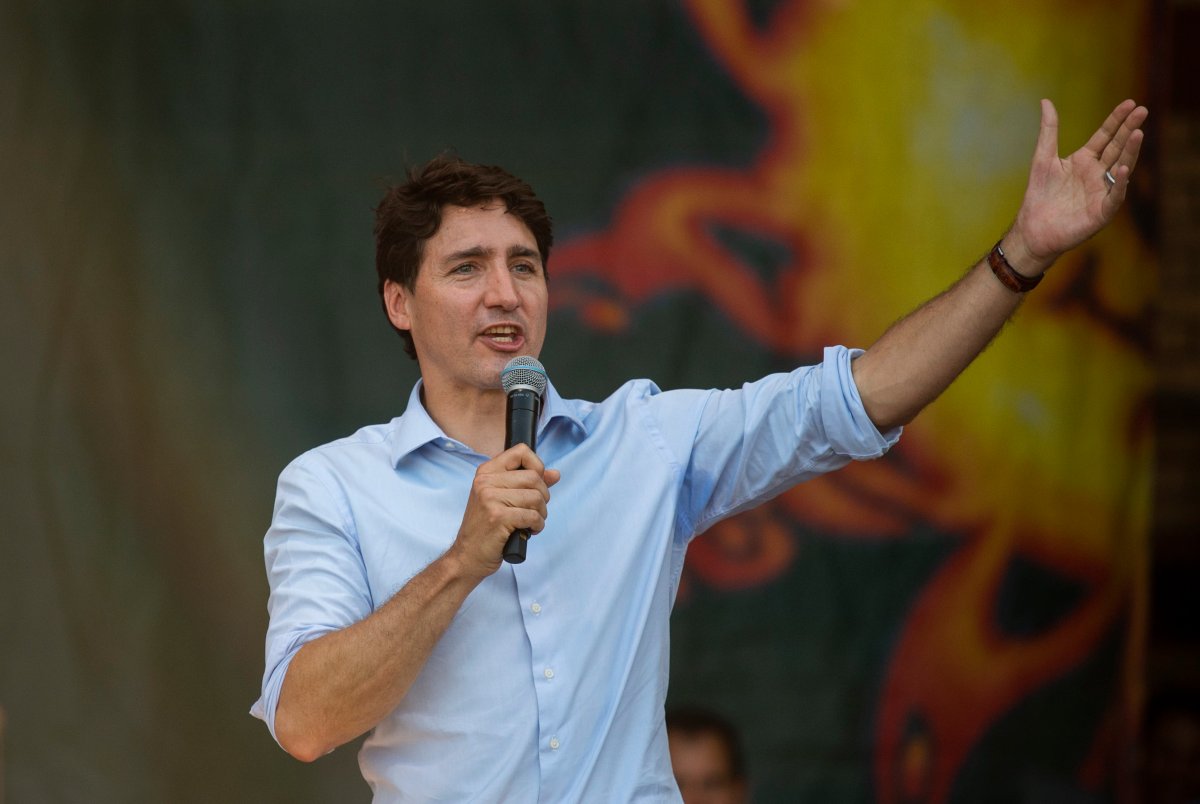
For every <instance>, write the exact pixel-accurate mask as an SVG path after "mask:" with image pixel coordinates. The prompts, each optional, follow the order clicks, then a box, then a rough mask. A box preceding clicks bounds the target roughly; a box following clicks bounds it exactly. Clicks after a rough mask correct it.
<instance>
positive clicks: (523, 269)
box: [512, 262, 537, 274]
mask: <svg viewBox="0 0 1200 804" xmlns="http://www.w3.org/2000/svg"><path fill="white" fill-rule="evenodd" d="M512 269H513V270H514V271H516V272H517V273H519V274H536V273H537V268H535V267H534V266H533V265H532V264H531V263H528V262H519V263H517V264H516V265H514V266H513V268H512Z"/></svg>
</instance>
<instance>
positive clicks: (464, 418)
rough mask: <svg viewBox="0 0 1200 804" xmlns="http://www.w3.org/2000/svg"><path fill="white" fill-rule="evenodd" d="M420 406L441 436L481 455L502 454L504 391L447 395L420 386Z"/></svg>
mask: <svg viewBox="0 0 1200 804" xmlns="http://www.w3.org/2000/svg"><path fill="white" fill-rule="evenodd" d="M421 403H422V404H423V405H424V406H425V412H426V413H428V414H429V418H431V419H433V421H434V423H435V424H437V426H438V427H440V428H441V429H442V432H443V433H445V434H446V435H448V436H450V437H451V438H453V439H455V440H456V441H461V442H462V443H464V444H466V445H467V446H468V447H470V448H471V449H473V450H475V451H476V452H478V453H479V454H480V455H486V456H488V457H489V458H494V457H496V456H497V455H499V454H500V453H501V452H503V451H504V431H505V422H504V415H505V406H506V399H505V395H504V391H502V390H500V389H496V390H488V391H477V392H473V393H471V392H466V393H464V392H461V391H452V392H449V393H447V392H446V391H444V390H442V389H438V388H431V387H430V386H429V385H428V384H422V386H421Z"/></svg>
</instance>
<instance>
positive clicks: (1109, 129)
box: [1083, 100, 1140, 165]
mask: <svg viewBox="0 0 1200 804" xmlns="http://www.w3.org/2000/svg"><path fill="white" fill-rule="evenodd" d="M1139 108H1140V107H1139V106H1138V105H1137V104H1136V103H1134V102H1133V101H1132V100H1124V101H1121V102H1120V103H1119V104H1117V107H1116V108H1115V109H1113V110H1112V113H1111V114H1109V116H1108V117H1106V118H1105V120H1104V122H1103V123H1101V124H1100V128H1098V129H1096V133H1095V134H1093V135H1092V136H1091V138H1090V139H1088V141H1087V143H1086V144H1085V145H1084V146H1083V147H1084V150H1086V151H1087V152H1088V153H1090V154H1092V155H1093V156H1094V157H1095V158H1096V159H1097V160H1099V161H1100V162H1102V163H1104V164H1105V165H1111V164H1112V163H1113V162H1115V161H1116V159H1117V155H1118V154H1120V153H1121V148H1122V147H1123V146H1124V145H1125V141H1126V140H1127V139H1129V134H1130V132H1131V131H1132V130H1133V127H1134V126H1136V125H1137V124H1138V123H1137V122H1136V120H1135V119H1133V117H1134V116H1133V113H1134V112H1135V111H1136V110H1137V109H1139ZM1131 124H1132V125H1131Z"/></svg>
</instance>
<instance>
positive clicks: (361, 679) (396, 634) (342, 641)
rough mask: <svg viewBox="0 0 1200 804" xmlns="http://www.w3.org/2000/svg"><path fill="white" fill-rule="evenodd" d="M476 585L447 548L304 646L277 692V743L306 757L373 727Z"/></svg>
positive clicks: (314, 756)
mask: <svg viewBox="0 0 1200 804" xmlns="http://www.w3.org/2000/svg"><path fill="white" fill-rule="evenodd" d="M478 583H479V578H478V577H472V576H470V575H468V574H466V573H464V572H462V571H461V569H460V566H459V562H458V561H457V559H456V558H455V557H453V556H452V555H451V554H450V553H447V554H446V555H443V556H442V557H441V558H439V559H437V560H436V561H434V562H433V563H432V564H430V565H429V566H428V567H426V568H425V569H424V570H422V571H421V572H420V573H418V574H417V575H416V576H414V577H413V579H412V580H410V581H409V582H408V583H407V584H405V586H404V587H403V588H402V589H400V591H398V592H397V593H396V594H395V595H394V596H392V598H391V599H390V600H388V602H387V603H385V604H384V605H383V606H381V607H380V608H379V609H378V610H377V611H375V612H374V613H372V614H371V615H370V616H368V617H366V618H364V619H363V620H361V621H359V622H357V623H355V624H354V625H351V626H349V627H347V628H344V629H342V630H340V631H335V632H333V633H330V634H326V635H325V636H322V637H320V638H319V639H316V640H313V641H312V642H310V643H308V644H307V645H305V646H304V647H302V648H301V649H300V650H299V652H298V653H297V654H296V656H295V657H294V658H293V659H292V663H291V665H290V666H289V667H288V670H287V675H286V676H285V677H284V681H283V688H282V690H281V691H280V695H279V705H278V707H277V709H276V713H275V734H276V736H277V737H278V739H279V744H280V745H281V746H283V748H284V749H285V750H286V751H287V752H288V753H289V754H291V755H292V756H294V757H296V758H297V759H301V760H303V761H306V762H311V761H312V760H315V759H318V758H319V757H321V756H323V755H325V754H327V753H329V752H330V751H332V750H333V749H334V748H337V747H338V746H339V745H342V744H344V743H346V742H349V741H350V740H353V739H354V738H355V737H358V736H359V735H360V734H363V733H364V732H366V731H368V730H369V729H372V728H374V727H375V725H376V724H377V723H379V721H380V720H382V719H383V718H384V717H386V716H387V714H388V713H389V712H391V711H392V710H393V709H394V708H395V707H396V706H397V705H398V704H399V703H400V701H401V700H403V698H404V696H405V694H406V693H407V692H408V690H409V687H411V686H412V683H413V681H414V680H415V679H416V677H417V675H418V674H419V673H420V672H421V668H422V667H423V666H424V665H425V662H426V660H427V659H428V658H429V655H430V653H431V652H432V651H433V647H434V645H436V644H437V641H438V639H440V638H441V636H442V634H443V633H444V632H445V630H446V628H447V627H448V626H449V624H450V622H451V620H452V619H453V618H454V615H455V614H456V613H457V612H458V610H459V608H461V606H462V603H463V601H464V600H466V598H467V595H469V594H470V593H471V590H472V589H474V588H475V586H476V585H478Z"/></svg>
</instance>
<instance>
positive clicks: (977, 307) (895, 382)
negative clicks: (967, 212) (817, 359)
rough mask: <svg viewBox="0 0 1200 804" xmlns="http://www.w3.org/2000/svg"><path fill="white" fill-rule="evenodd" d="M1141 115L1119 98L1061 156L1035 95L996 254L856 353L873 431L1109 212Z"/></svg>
mask: <svg viewBox="0 0 1200 804" xmlns="http://www.w3.org/2000/svg"><path fill="white" fill-rule="evenodd" d="M1147 114H1148V112H1147V110H1146V108H1145V107H1143V106H1138V105H1137V104H1136V103H1134V102H1133V101H1131V100H1127V101H1124V102H1123V103H1121V104H1119V105H1118V106H1117V108H1115V109H1114V110H1113V112H1112V114H1110V115H1109V116H1108V118H1107V119H1106V120H1105V121H1104V124H1103V125H1101V126H1100V128H1099V129H1098V130H1097V131H1096V133H1095V134H1093V135H1092V136H1091V138H1090V139H1089V140H1088V141H1087V143H1086V144H1085V145H1084V146H1083V147H1082V148H1080V149H1079V150H1078V151H1076V152H1075V153H1073V154H1071V155H1070V156H1068V157H1066V158H1060V157H1059V155H1058V114H1057V112H1056V111H1055V109H1054V105H1053V104H1052V103H1051V102H1050V101H1048V100H1043V101H1042V124H1041V131H1040V132H1039V135H1038V141H1037V147H1036V149H1035V151H1034V155H1033V164H1032V166H1031V168H1030V171H1029V184H1028V185H1027V187H1026V189H1025V198H1024V200H1023V201H1022V202H1021V209H1020V211H1019V212H1018V213H1017V219H1016V222H1015V223H1013V226H1012V228H1011V229H1010V230H1009V231H1008V233H1007V234H1005V235H1004V237H1003V238H1002V239H1001V241H1000V244H999V247H1000V251H999V253H998V252H996V251H993V253H992V254H991V255H989V258H984V259H983V260H981V261H980V262H979V263H978V264H977V265H975V267H974V268H972V269H971V270H970V272H968V273H967V275H966V276H964V277H963V278H962V279H960V280H959V281H958V282H957V283H955V284H954V285H953V286H952V287H951V288H950V289H949V290H947V291H946V292H945V293H942V294H941V295H939V296H937V297H935V298H934V299H932V300H930V301H929V302H926V303H925V304H924V305H922V306H921V307H919V308H918V309H917V310H915V311H914V312H913V313H911V314H910V315H908V316H907V317H905V318H903V319H901V320H900V321H898V322H897V323H895V324H893V325H892V326H891V327H890V328H889V329H888V330H887V331H886V332H885V333H884V334H883V337H881V338H880V339H879V340H878V341H876V342H875V344H874V345H873V346H871V348H870V349H868V350H867V351H866V352H865V353H864V354H863V355H861V356H860V357H859V358H858V359H857V360H855V361H854V366H853V369H854V380H855V383H856V384H857V386H858V390H859V394H860V396H861V397H862V400H863V405H864V406H865V408H866V411H867V415H869V416H870V417H871V420H872V421H873V422H874V423H875V425H876V426H877V427H878V428H879V429H880V430H887V429H890V428H892V427H895V426H897V425H900V424H905V423H907V422H908V421H910V420H911V419H912V418H913V417H914V416H916V415H917V413H919V412H920V411H921V409H922V408H924V407H925V406H926V405H928V404H929V403H930V402H932V401H933V400H934V399H935V398H936V397H937V396H938V395H939V394H940V393H941V392H942V391H944V390H945V389H946V387H947V386H949V385H950V383H951V382H952V381H953V380H954V378H955V377H957V376H958V375H959V374H960V373H961V372H962V370H963V369H965V368H966V367H967V365H968V364H969V363H970V362H971V361H972V360H973V359H975V356H976V355H978V354H979V353H980V352H982V351H983V350H984V348H985V347H986V346H987V345H988V343H990V342H991V340H992V338H994V337H995V336H996V333H998V332H999V331H1000V328H1001V327H1002V326H1004V323H1005V322H1006V321H1007V320H1008V319H1009V317H1010V316H1011V315H1012V314H1013V312H1014V311H1015V310H1016V309H1017V306H1018V305H1019V304H1020V303H1021V299H1022V298H1024V292H1022V291H1021V290H1020V288H1022V287H1030V285H1029V282H1030V281H1031V280H1036V279H1037V278H1040V277H1041V275H1042V274H1043V273H1044V272H1045V271H1046V270H1047V269H1048V268H1049V267H1050V266H1051V264H1053V262H1054V261H1055V260H1056V259H1057V258H1058V257H1059V256H1060V255H1061V254H1063V253H1064V252H1066V251H1069V250H1070V249H1072V248H1074V247H1076V246H1078V245H1079V244H1080V243H1083V242H1084V241H1085V240H1087V239H1088V238H1090V237H1091V236H1092V235H1094V234H1096V232H1098V231H1100V230H1101V229H1102V228H1104V226H1106V225H1107V224H1108V222H1109V221H1110V220H1112V218H1113V216H1114V215H1115V214H1116V212H1117V210H1118V209H1119V208H1120V206H1121V203H1122V202H1123V201H1124V200H1125V192H1126V189H1127V188H1128V186H1129V177H1130V174H1131V173H1132V171H1133V168H1134V165H1135V164H1137V158H1138V151H1139V150H1140V149H1141V145H1142V137H1143V133H1142V124H1143V123H1144V122H1145V120H1146V115H1147ZM993 264H994V265H993ZM1013 273H1015V274H1016V276H1012V274H1013ZM1002 275H1003V278H1002ZM1005 280H1007V281H1005ZM1010 288H1012V289H1010Z"/></svg>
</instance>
